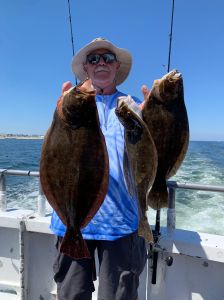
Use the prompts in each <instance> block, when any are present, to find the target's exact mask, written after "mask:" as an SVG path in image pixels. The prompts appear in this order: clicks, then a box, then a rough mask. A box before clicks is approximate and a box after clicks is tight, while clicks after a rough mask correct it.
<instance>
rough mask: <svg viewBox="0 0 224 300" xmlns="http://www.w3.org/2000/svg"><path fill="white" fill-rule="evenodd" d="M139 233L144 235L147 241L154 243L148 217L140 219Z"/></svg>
mask: <svg viewBox="0 0 224 300" xmlns="http://www.w3.org/2000/svg"><path fill="white" fill-rule="evenodd" d="M138 235H140V236H142V237H143V238H144V239H145V241H146V242H148V243H153V234H152V230H151V228H150V225H149V223H148V220H147V218H145V219H140V222H139V226H138Z"/></svg>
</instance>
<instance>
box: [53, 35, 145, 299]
mask: <svg viewBox="0 0 224 300" xmlns="http://www.w3.org/2000/svg"><path fill="white" fill-rule="evenodd" d="M131 65H132V57H131V54H130V53H129V52H128V51H127V50H125V49H121V48H118V47H116V46H115V45H113V44H112V43H111V42H109V41H107V40H105V39H102V38H97V39H95V40H93V41H92V42H91V43H89V44H88V45H86V46H85V47H83V48H82V49H81V50H80V51H79V52H78V53H77V54H76V55H75V56H74V58H73V62H72V69H73V72H74V73H75V75H76V76H77V77H78V79H80V80H81V81H82V80H85V79H86V78H87V77H88V78H91V80H92V84H93V86H94V88H95V89H96V91H97V95H96V104H97V108H98V114H99V119H100V126H101V130H102V133H103V134H104V136H105V141H106V146H107V151H108V155H109V165H110V169H109V187H108V193H107V195H106V198H105V200H104V202H103V204H102V206H101V207H100V209H99V211H98V212H97V213H96V215H95V216H94V218H93V219H92V220H91V221H90V223H89V224H88V225H87V226H86V227H85V228H83V230H82V234H83V237H84V239H85V240H86V242H87V246H88V248H89V251H90V253H91V257H92V259H80V260H74V259H72V258H71V257H69V256H66V255H65V254H62V253H60V252H59V248H60V243H61V239H62V238H61V237H62V236H63V235H64V234H65V226H64V225H63V224H62V222H61V221H60V219H59V218H58V216H57V215H56V213H55V212H53V215H52V222H51V229H52V231H53V232H54V233H55V234H56V235H57V236H58V240H57V245H56V247H57V250H58V252H57V258H56V261H55V264H54V272H55V277H54V279H55V281H56V283H57V292H58V299H59V300H90V299H92V292H93V291H94V284H93V279H94V277H95V276H94V274H95V262H94V253H95V250H97V254H98V258H99V266H100V267H99V288H98V300H136V299H137V297H138V295H137V288H138V285H139V275H140V274H141V272H142V270H143V268H144V265H145V262H146V247H145V242H144V239H143V238H141V237H139V236H138V235H137V228H138V207H137V201H136V199H134V198H133V197H132V196H131V195H130V194H129V193H128V189H127V185H126V182H125V179H124V172H123V152H124V128H123V126H122V124H121V123H120V122H119V120H118V118H117V117H116V115H115V108H116V106H117V98H118V97H119V96H124V95H125V94H124V93H121V92H120V91H118V90H117V86H118V85H119V84H121V83H122V82H124V81H125V79H126V78H127V76H128V74H129V72H130V69H131ZM70 87H71V83H70V82H67V83H65V84H64V85H63V88H62V93H64V92H66V91H67V90H68V89H69V88H70ZM142 91H143V94H146V93H147V92H148V91H147V88H146V87H145V86H143V87H142ZM134 99H135V101H136V102H137V103H139V104H140V101H139V100H138V99H137V98H134ZM96 172H97V170H96Z"/></svg>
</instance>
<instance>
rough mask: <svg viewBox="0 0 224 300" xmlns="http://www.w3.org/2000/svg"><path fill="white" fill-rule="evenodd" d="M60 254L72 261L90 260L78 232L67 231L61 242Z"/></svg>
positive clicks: (84, 243)
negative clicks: (70, 258) (72, 259)
mask: <svg viewBox="0 0 224 300" xmlns="http://www.w3.org/2000/svg"><path fill="white" fill-rule="evenodd" d="M60 252H61V253H64V254H66V255H68V256H70V257H72V258H74V259H82V258H91V256H90V253H89V249H88V247H87V244H86V242H85V241H84V239H83V237H82V234H81V232H80V230H79V231H78V232H77V231H76V230H71V229H67V231H66V233H65V236H64V238H63V240H62V243H61V247H60Z"/></svg>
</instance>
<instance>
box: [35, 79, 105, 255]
mask: <svg viewBox="0 0 224 300" xmlns="http://www.w3.org/2000/svg"><path fill="white" fill-rule="evenodd" d="M95 94H96V93H95V90H94V89H93V87H92V84H91V80H87V81H85V82H84V83H81V84H79V85H77V86H76V87H73V88H71V89H70V90H69V92H68V93H67V94H66V95H65V96H64V97H61V98H60V99H59V101H58V103H57V108H56V110H55V113H54V118H53V122H52V124H51V126H50V128H49V129H48V132H47V134H46V136H45V138H44V143H43V147H42V152H41V161H40V181H41V185H42V188H43V192H44V194H45V195H46V198H47V200H48V201H49V203H50V205H51V206H52V207H53V209H54V210H55V211H56V213H57V214H58V216H59V218H60V219H61V221H62V222H63V223H64V224H65V225H66V229H67V230H66V233H65V236H64V238H63V240H62V244H61V247H60V251H61V252H63V253H65V254H67V255H69V256H71V257H73V258H76V259H79V258H84V257H86V258H89V257H90V253H89V251H88V248H87V245H86V243H85V241H84V240H83V238H82V234H81V231H80V229H81V228H82V227H85V226H86V225H87V224H88V222H89V221H90V220H91V219H92V218H93V216H94V215H95V213H96V212H97V211H98V209H99V207H100V206H101V204H102V203H103V200H104V198H105V195H106V193H107V188H108V174H109V161H108V153H107V149H106V144H105V140H104V136H103V134H102V132H101V129H100V124H99V117H98V111H97V107H96V102H95Z"/></svg>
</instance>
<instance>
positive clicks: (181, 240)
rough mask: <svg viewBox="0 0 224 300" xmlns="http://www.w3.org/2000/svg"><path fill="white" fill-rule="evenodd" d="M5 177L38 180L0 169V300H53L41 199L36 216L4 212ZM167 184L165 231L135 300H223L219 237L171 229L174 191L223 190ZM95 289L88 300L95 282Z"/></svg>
mask: <svg viewBox="0 0 224 300" xmlns="http://www.w3.org/2000/svg"><path fill="white" fill-rule="evenodd" d="M8 175H16V176H36V177H38V176H39V172H33V171H21V170H7V169H0V300H13V299H17V300H19V299H20V300H53V299H56V286H55V284H54V282H53V280H52V278H53V272H52V261H53V252H54V236H53V235H52V233H51V231H50V230H49V223H50V215H46V213H45V203H46V201H45V198H44V196H43V193H42V192H41V189H40V193H39V197H38V209H37V211H36V212H35V211H33V210H25V209H7V201H6V185H5V178H6V176H8ZM168 184H169V207H168V209H167V226H166V227H162V228H161V230H160V235H159V236H158V242H157V244H156V245H155V247H154V248H153V249H149V251H148V260H147V264H146V266H145V269H144V271H143V273H142V274H141V278H140V286H139V300H149V299H150V300H202V299H203V300H224V236H219V235H213V234H205V233H200V232H196V231H187V230H180V229H176V228H175V190H176V189H178V188H184V189H194V190H204V191H214V192H224V186H208V185H198V184H178V183H176V182H168ZM199 222H200V220H199ZM156 229H158V228H156V226H155V232H156ZM192 230H193V229H192ZM95 288H96V291H95V293H94V295H93V299H97V281H96V282H95ZM127 300H128V299H127Z"/></svg>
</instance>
